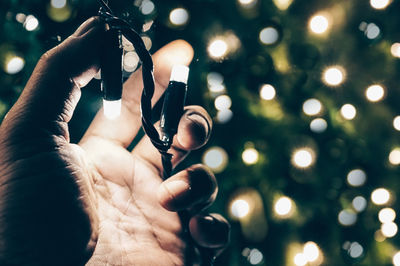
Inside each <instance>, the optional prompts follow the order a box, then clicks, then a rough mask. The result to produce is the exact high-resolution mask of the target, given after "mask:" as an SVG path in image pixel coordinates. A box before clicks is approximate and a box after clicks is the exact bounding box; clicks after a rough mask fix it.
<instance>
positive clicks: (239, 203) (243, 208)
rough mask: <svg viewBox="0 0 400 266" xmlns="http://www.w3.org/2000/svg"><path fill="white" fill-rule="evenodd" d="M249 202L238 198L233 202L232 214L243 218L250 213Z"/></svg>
mask: <svg viewBox="0 0 400 266" xmlns="http://www.w3.org/2000/svg"><path fill="white" fill-rule="evenodd" d="M249 211H250V206H249V203H248V202H247V201H245V200H243V199H236V200H234V201H233V202H232V204H231V214H232V215H233V216H234V217H236V218H243V217H245V216H246V215H248V214H249Z"/></svg>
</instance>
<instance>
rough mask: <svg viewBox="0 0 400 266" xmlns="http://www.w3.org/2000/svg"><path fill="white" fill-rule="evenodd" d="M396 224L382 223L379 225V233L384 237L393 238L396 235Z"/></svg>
mask: <svg viewBox="0 0 400 266" xmlns="http://www.w3.org/2000/svg"><path fill="white" fill-rule="evenodd" d="M397 230H398V228H397V224H395V223H393V222H389V223H383V224H382V225H381V232H382V234H383V235H384V236H385V237H388V238H390V237H394V236H395V235H396V234H397Z"/></svg>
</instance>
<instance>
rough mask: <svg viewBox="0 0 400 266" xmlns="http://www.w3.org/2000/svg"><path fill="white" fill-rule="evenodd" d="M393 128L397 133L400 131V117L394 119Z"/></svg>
mask: <svg viewBox="0 0 400 266" xmlns="http://www.w3.org/2000/svg"><path fill="white" fill-rule="evenodd" d="M393 127H394V129H396V130H397V131H400V115H398V116H396V117H395V118H394V119H393Z"/></svg>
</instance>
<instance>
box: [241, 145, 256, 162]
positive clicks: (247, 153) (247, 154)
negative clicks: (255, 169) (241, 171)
mask: <svg viewBox="0 0 400 266" xmlns="http://www.w3.org/2000/svg"><path fill="white" fill-rule="evenodd" d="M258 157H259V155H258V151H257V150H256V149H254V148H246V149H245V150H244V151H243V153H242V160H243V162H244V163H245V164H248V165H251V164H255V163H257V161H258Z"/></svg>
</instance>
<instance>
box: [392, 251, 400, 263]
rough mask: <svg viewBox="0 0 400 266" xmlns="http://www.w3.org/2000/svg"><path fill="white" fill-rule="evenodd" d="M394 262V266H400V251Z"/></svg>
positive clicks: (395, 255) (394, 257)
mask: <svg viewBox="0 0 400 266" xmlns="http://www.w3.org/2000/svg"><path fill="white" fill-rule="evenodd" d="M392 262H393V265H394V266H400V251H397V252H396V253H395V254H394V255H393V259H392Z"/></svg>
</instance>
